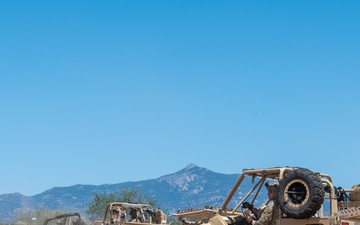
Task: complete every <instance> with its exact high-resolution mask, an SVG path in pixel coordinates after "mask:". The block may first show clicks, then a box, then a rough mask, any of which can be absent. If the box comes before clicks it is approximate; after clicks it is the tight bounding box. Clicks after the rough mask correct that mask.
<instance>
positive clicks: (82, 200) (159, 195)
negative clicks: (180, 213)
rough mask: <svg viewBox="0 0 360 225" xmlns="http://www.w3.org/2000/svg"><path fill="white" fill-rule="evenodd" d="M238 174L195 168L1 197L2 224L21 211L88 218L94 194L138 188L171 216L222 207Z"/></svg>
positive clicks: (0, 213)
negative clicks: (185, 210)
mask: <svg viewBox="0 0 360 225" xmlns="http://www.w3.org/2000/svg"><path fill="white" fill-rule="evenodd" d="M238 176H239V174H230V175H228V174H221V173H216V172H213V171H211V170H209V169H206V168H202V167H198V166H196V165H194V164H189V165H187V166H186V167H185V168H184V169H182V170H180V171H178V172H176V173H173V174H168V175H164V176H162V177H159V178H156V179H149V180H143V181H137V182H124V183H118V184H106V185H81V184H77V185H74V186H70V187H61V188H52V189H50V190H47V191H45V192H43V193H40V194H38V195H34V196H30V197H27V196H24V195H22V194H20V193H14V194H3V195H0V207H1V209H2V210H1V211H0V218H1V222H5V223H9V222H11V221H12V220H13V219H14V218H15V217H17V216H18V212H19V210H21V209H37V208H39V207H46V208H50V209H53V210H55V209H60V210H64V211H69V210H73V211H77V212H80V213H82V214H85V211H86V209H87V207H88V204H89V203H90V201H91V200H92V195H93V193H110V192H118V191H119V190H121V189H123V188H126V187H127V188H135V187H136V188H138V189H139V190H140V191H141V192H142V193H143V194H144V195H147V196H150V197H152V198H154V199H158V204H159V206H161V207H162V208H163V209H166V210H167V211H169V212H171V213H172V212H175V210H176V209H180V208H188V207H194V206H202V205H221V203H222V201H223V200H224V198H225V197H226V195H227V194H228V193H229V190H230V188H231V187H232V186H233V184H234V182H235V181H236V179H237V178H238Z"/></svg>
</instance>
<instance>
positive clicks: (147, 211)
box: [93, 202, 167, 225]
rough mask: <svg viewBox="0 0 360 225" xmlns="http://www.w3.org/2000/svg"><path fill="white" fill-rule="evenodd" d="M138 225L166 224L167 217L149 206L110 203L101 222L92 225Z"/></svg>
mask: <svg viewBox="0 0 360 225" xmlns="http://www.w3.org/2000/svg"><path fill="white" fill-rule="evenodd" d="M139 223H147V224H166V223H167V216H166V214H165V213H164V212H163V211H162V210H160V209H156V210H153V208H152V206H151V205H148V204H139V203H127V202H111V203H108V204H107V205H106V210H105V214H104V218H103V220H102V221H94V223H93V224H94V225H135V224H137V225H138V224H139Z"/></svg>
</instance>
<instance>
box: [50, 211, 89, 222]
mask: <svg viewBox="0 0 360 225" xmlns="http://www.w3.org/2000/svg"><path fill="white" fill-rule="evenodd" d="M44 225H87V224H86V222H85V221H84V220H83V219H82V218H81V216H80V214H79V213H64V214H61V215H58V216H55V217H53V218H49V219H47V220H45V222H44Z"/></svg>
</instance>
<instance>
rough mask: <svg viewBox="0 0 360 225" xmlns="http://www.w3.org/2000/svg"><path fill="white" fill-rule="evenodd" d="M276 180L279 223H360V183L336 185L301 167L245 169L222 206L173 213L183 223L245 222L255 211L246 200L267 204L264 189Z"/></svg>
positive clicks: (233, 224)
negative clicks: (251, 209)
mask: <svg viewBox="0 0 360 225" xmlns="http://www.w3.org/2000/svg"><path fill="white" fill-rule="evenodd" d="M243 181H251V182H243ZM273 181H276V182H279V187H278V195H277V199H276V202H277V204H275V205H276V206H275V207H279V208H280V210H278V211H279V217H278V218H279V219H277V221H276V224H279V225H280V224H281V225H360V184H357V185H354V186H353V187H352V188H350V189H343V188H341V187H335V186H334V184H333V182H332V179H331V177H330V176H329V175H327V174H323V173H319V172H315V171H311V170H309V169H305V168H298V167H274V168H266V169H244V170H243V173H242V174H241V175H240V177H239V178H238V180H237V181H236V183H235V185H234V186H233V187H232V189H231V190H230V192H229V194H228V196H227V197H226V198H225V200H224V202H223V203H222V205H221V206H219V207H213V206H203V207H198V208H191V209H184V210H178V211H177V213H175V214H174V216H176V217H177V218H178V219H179V220H180V221H182V223H183V224H184V225H189V224H193V225H246V220H245V218H246V217H247V216H249V215H250V216H254V215H251V212H250V210H248V209H246V208H243V203H244V202H249V203H250V204H253V205H254V206H256V204H259V205H261V203H263V204H262V206H260V207H263V208H264V207H265V206H266V204H268V202H269V200H267V201H265V202H259V200H258V199H260V197H259V196H260V195H261V194H262V193H263V192H265V191H263V192H262V191H261V189H262V187H264V186H265V185H266V183H267V182H273ZM249 183H250V184H252V185H251V186H250V187H249V186H248V185H247V187H244V186H246V184H249ZM240 186H241V187H242V188H240ZM243 190H246V191H245V192H243ZM263 199H264V198H263ZM229 205H231V206H229ZM254 217H255V216H254Z"/></svg>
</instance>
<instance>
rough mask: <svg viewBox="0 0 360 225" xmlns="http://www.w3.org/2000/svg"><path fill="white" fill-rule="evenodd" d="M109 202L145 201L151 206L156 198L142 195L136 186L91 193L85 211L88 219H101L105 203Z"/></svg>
mask: <svg viewBox="0 0 360 225" xmlns="http://www.w3.org/2000/svg"><path fill="white" fill-rule="evenodd" d="M110 202H133V203H146V204H149V205H151V206H152V207H153V208H155V207H156V204H157V200H156V199H152V198H150V197H148V196H144V195H142V194H141V193H140V191H139V190H138V189H137V188H134V189H129V188H125V189H122V190H120V191H119V192H111V193H108V194H102V193H100V194H98V193H93V200H92V201H91V202H90V204H89V207H88V209H87V213H88V214H89V216H90V219H92V220H94V219H100V218H101V219H102V217H103V216H104V213H105V208H106V205H107V204H108V203H110Z"/></svg>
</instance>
